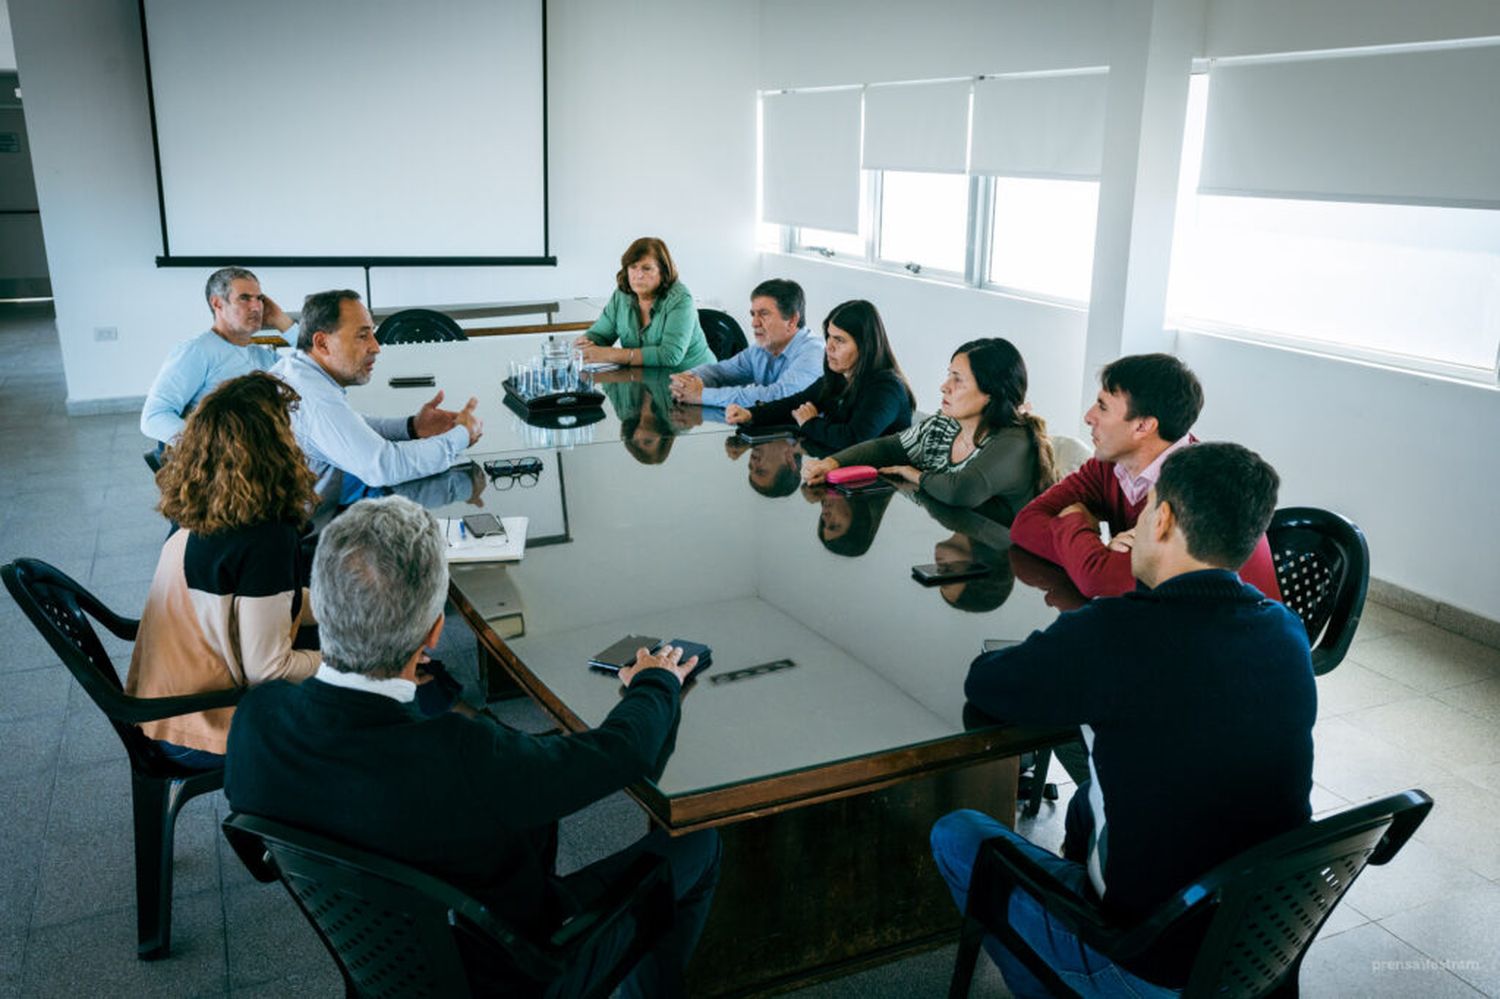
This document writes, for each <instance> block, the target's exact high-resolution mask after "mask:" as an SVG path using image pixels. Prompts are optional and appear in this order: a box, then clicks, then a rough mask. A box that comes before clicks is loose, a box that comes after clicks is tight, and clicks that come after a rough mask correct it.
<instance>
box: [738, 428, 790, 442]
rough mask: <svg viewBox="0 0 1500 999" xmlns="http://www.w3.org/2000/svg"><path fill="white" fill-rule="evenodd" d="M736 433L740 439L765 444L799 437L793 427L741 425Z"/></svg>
mask: <svg viewBox="0 0 1500 999" xmlns="http://www.w3.org/2000/svg"><path fill="white" fill-rule="evenodd" d="M735 433H736V434H737V435H738V436H739V437H740V439H742V440H744V441H746V442H748V443H750V444H764V443H766V442H767V441H790V440H796V439H797V431H795V430H793V429H792V428H791V427H763V428H761V429H758V430H757V429H755V428H752V427H741V428H740V429H738V430H736V431H735Z"/></svg>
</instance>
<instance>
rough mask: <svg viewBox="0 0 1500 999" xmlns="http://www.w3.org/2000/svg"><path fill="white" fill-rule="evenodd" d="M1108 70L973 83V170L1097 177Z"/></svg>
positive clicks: (980, 171) (1066, 176)
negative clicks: (1106, 71) (1105, 71)
mask: <svg viewBox="0 0 1500 999" xmlns="http://www.w3.org/2000/svg"><path fill="white" fill-rule="evenodd" d="M1108 88H1109V75H1108V74H1107V73H1103V72H1099V73H1086V74H1080V75H1072V76H1032V77H999V78H995V79H989V80H980V81H979V82H978V83H976V84H975V85H974V150H973V157H972V159H971V161H970V166H969V169H970V170H972V171H973V172H974V173H992V174H999V175H1001V176H1006V177H1050V178H1054V179H1060V180H1098V179H1099V163H1100V160H1101V158H1102V157H1103V154H1104V103H1105V97H1106V94H1107V92H1108Z"/></svg>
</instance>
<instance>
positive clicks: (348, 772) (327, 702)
mask: <svg viewBox="0 0 1500 999" xmlns="http://www.w3.org/2000/svg"><path fill="white" fill-rule="evenodd" d="M444 547H445V546H444V542H443V538H442V535H441V534H440V533H439V532H438V529H437V524H436V522H435V521H434V520H433V519H432V515H431V514H429V513H427V512H426V511H425V510H423V509H422V508H421V507H419V506H417V505H416V504H414V503H412V502H410V501H409V500H405V499H402V498H399V497H395V496H392V497H389V498H386V499H380V500H364V501H362V502H360V503H356V504H355V505H354V506H352V507H350V508H349V510H348V512H346V513H344V514H343V515H342V516H340V517H339V518H338V519H336V520H335V521H333V523H332V524H330V525H329V526H328V527H327V528H326V529H325V530H324V531H323V532H322V535H321V537H320V540H319V542H318V553H317V557H316V558H315V559H314V561H313V574H312V606H313V611H314V613H315V614H316V615H317V619H318V624H319V639H320V641H321V645H322V651H323V664H322V666H320V667H319V668H318V672H317V673H316V674H315V675H314V676H313V677H312V678H310V679H308V680H306V681H304V682H303V683H302V684H300V685H293V684H290V683H286V682H284V681H273V682H271V683H266V684H263V685H261V686H259V687H256V688H254V689H252V690H251V691H250V692H249V693H248V694H246V695H245V697H244V698H243V699H242V700H241V701H240V703H239V705H238V707H237V708H236V710H235V715H234V721H233V723H232V724H231V726H230V729H229V753H228V765H227V768H226V770H225V774H224V791H225V794H226V795H227V796H228V798H229V803H230V805H231V806H232V807H234V808H235V809H236V810H238V811H243V812H249V813H251V814H254V815H264V816H266V817H268V818H273V819H278V820H280V821H282V822H287V823H290V824H292V825H296V826H300V827H302V828H305V829H311V830H314V831H317V832H320V833H323V834H324V835H327V836H332V837H334V838H336V839H339V840H342V841H343V842H346V843H350V844H352V845H354V846H358V847H361V848H362V849H366V850H370V851H372V852H375V853H380V854H384V855H386V856H389V857H394V858H396V859H398V860H401V861H404V862H405V863H408V864H411V865H413V866H415V867H419V868H421V869H423V870H425V871H427V872H428V873H430V874H433V875H436V876H437V877H440V878H442V879H444V880H445V881H447V882H449V883H450V884H453V885H455V886H457V887H458V888H461V889H463V890H464V891H466V892H468V893H469V894H471V895H473V896H474V897H475V898H477V899H478V900H479V901H480V902H483V903H484V904H485V905H486V906H488V907H490V909H491V910H492V911H494V912H495V913H496V914H498V915H499V916H500V917H502V918H503V919H506V920H508V921H509V922H511V923H512V924H513V925H516V926H518V927H521V928H522V929H524V930H529V931H532V932H536V933H550V932H551V931H552V930H554V929H556V928H557V927H558V926H559V925H561V924H562V923H563V922H564V921H565V920H567V919H568V918H569V917H571V916H572V915H574V914H575V913H577V912H578V911H580V910H581V909H583V908H586V907H587V906H588V905H589V904H590V903H591V902H592V901H593V900H594V899H596V898H598V897H599V896H600V895H601V894H602V893H603V892H605V891H607V890H608V889H609V888H610V887H611V884H612V882H613V881H614V880H616V879H617V878H618V877H619V876H620V875H621V874H623V873H624V871H625V869H626V868H627V867H628V866H629V865H630V863H631V862H632V861H633V860H634V859H635V858H636V857H638V856H639V855H640V854H641V853H643V852H646V853H654V854H657V855H660V856H663V857H665V858H666V859H667V860H668V862H669V863H670V865H671V869H672V881H673V887H674V889H675V892H676V896H677V912H676V919H675V921H674V924H673V926H672V927H671V929H670V930H668V931H667V932H666V933H665V934H664V935H663V937H662V938H661V940H660V942H659V943H658V944H657V946H656V947H655V948H654V949H653V950H652V951H651V952H650V953H648V954H647V955H646V956H645V957H644V958H643V959H642V960H641V961H640V963H639V964H637V965H636V968H635V970H634V971H633V972H632V973H631V975H630V976H629V977H628V978H627V979H626V980H625V981H624V982H623V983H622V984H621V986H620V991H621V993H622V994H623V995H625V996H630V997H635V996H640V997H646V996H649V997H652V999H655V997H658V996H669V997H670V996H681V995H683V994H684V987H683V967H684V965H685V963H686V961H687V958H688V956H689V954H691V953H692V950H693V946H694V944H695V943H696V942H697V939H698V935H699V933H700V932H701V931H702V929H703V923H704V920H705V919H706V918H707V916H708V909H709V903H710V901H711V899H712V897H713V891H714V886H715V884H716V883H717V880H718V869H719V839H718V835H717V834H716V833H714V832H713V831H712V830H708V831H705V832H699V833H692V834H689V835H687V836H681V837H678V838H675V839H673V838H669V837H668V836H667V835H666V834H665V833H664V832H662V831H660V830H658V831H656V832H653V833H650V834H648V835H647V836H645V837H644V838H643V839H641V840H639V841H637V842H636V844H635V845H634V846H632V847H628V848H627V849H625V850H622V851H620V852H619V853H616V854H614V855H613V856H610V857H606V858H604V859H603V860H600V861H598V862H596V863H594V864H592V865H590V866H588V867H585V868H584V869H582V870H580V871H577V872H574V873H572V874H569V875H567V876H565V877H560V876H558V875H557V873H556V870H555V865H554V862H555V860H556V855H557V820H558V819H560V818H562V817H563V816H565V815H568V814H570V813H572V812H575V811H577V810H578V809H580V808H582V807H584V806H585V805H588V804H590V803H591V802H594V801H597V800H598V799H600V798H602V797H604V796H605V795H608V794H612V793H614V792H615V791H618V790H620V789H621V788H624V787H625V786H627V785H629V784H632V783H634V782H636V781H640V780H643V779H650V778H654V777H657V776H659V775H660V774H661V770H662V768H663V767H664V766H665V765H666V761H667V757H668V755H669V754H670V753H671V751H672V745H673V742H674V740H675V738H676V734H677V721H678V717H679V711H680V702H679V698H680V694H681V689H682V684H683V681H684V679H685V678H686V677H687V676H688V674H689V673H690V672H691V671H692V668H693V666H694V665H695V664H696V663H697V659H696V658H692V659H687V660H682V650H681V649H674V648H671V647H668V648H666V649H664V650H662V652H661V654H659V655H655V656H653V655H649V654H647V653H646V651H645V650H644V649H643V650H641V651H640V653H639V654H638V655H637V657H636V662H635V665H633V666H630V667H628V668H626V669H624V670H621V671H620V678H621V680H622V681H623V682H624V684H625V689H624V690H623V691H622V693H621V698H620V703H619V705H618V706H616V707H615V709H614V710H613V711H611V712H610V713H609V715H608V717H606V718H605V719H604V721H603V722H602V723H601V724H600V725H599V727H598V728H595V729H592V730H590V731H587V732H579V733H577V734H575V735H568V736H561V735H548V736H533V735H527V734H525V733H522V732H517V731H514V730H512V729H509V728H506V727H505V726H502V725H499V724H495V723H492V722H490V721H489V720H487V719H476V718H466V717H462V716H460V715H458V714H452V713H450V714H445V715H443V716H441V717H437V718H424V717H422V716H421V715H420V714H419V713H418V712H416V711H415V710H413V706H412V702H413V699H414V697H415V694H416V688H417V682H418V679H419V678H418V674H417V665H418V663H419V662H420V661H421V659H422V658H423V656H422V653H423V651H424V649H427V648H431V647H432V646H433V645H435V644H436V643H437V639H438V635H439V633H440V632H441V631H442V627H443V606H444V601H445V599H446V597H447V593H448V572H447V565H446V556H445V553H444ZM632 930H633V927H632V926H631V925H629V923H628V921H627V922H626V923H624V924H622V925H621V926H619V927H617V928H616V929H615V930H614V931H611V934H610V935H608V937H607V939H605V940H604V942H603V943H602V944H601V945H600V946H599V947H597V948H595V949H594V950H593V951H592V952H590V953H588V954H586V955H584V960H583V962H582V963H581V964H580V965H579V966H577V967H574V968H572V969H570V971H569V973H568V975H567V977H566V980H565V981H564V982H563V983H562V984H561V985H559V987H558V988H557V989H556V990H555V991H554V992H550V993H549V995H575V994H578V993H581V992H583V991H585V990H586V989H587V988H588V987H589V986H590V985H591V983H593V982H594V981H596V980H597V979H598V978H599V977H601V976H602V974H603V973H605V972H607V971H608V970H609V969H610V968H611V967H612V966H613V964H614V961H615V959H616V958H617V957H618V955H619V954H621V953H623V952H624V948H625V946H626V945H628V943H629V942H630V936H631V932H632ZM470 958H472V959H470ZM466 965H467V967H468V971H469V976H470V980H471V984H472V985H473V987H474V991H475V994H476V995H490V994H497V993H498V994H507V995H508V994H511V993H512V990H513V988H514V987H516V985H517V983H516V982H515V981H514V979H515V975H514V972H512V971H511V970H509V969H508V968H506V967H505V966H504V965H503V964H501V963H499V962H494V961H491V960H489V959H488V958H487V956H486V955H466Z"/></svg>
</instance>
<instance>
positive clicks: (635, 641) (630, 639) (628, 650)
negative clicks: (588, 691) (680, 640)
mask: <svg viewBox="0 0 1500 999" xmlns="http://www.w3.org/2000/svg"><path fill="white" fill-rule="evenodd" d="M660 644H661V639H660V638H656V637H655V636H653V635H626V636H625V637H624V638H622V639H620V640H619V641H618V642H615V643H614V644H612V645H611V646H610V647H609V648H607V649H605V650H604V651H603V652H601V653H599V654H598V655H596V656H594V658H592V659H590V660H589V665H590V666H597V667H599V668H600V669H607V670H610V671H611V672H616V673H617V672H619V671H620V670H622V669H624V668H625V667H626V666H629V665H630V664H631V663H633V662H635V652H636V650H637V649H654V648H656V647H657V646H658V645H660Z"/></svg>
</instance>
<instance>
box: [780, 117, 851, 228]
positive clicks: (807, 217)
mask: <svg viewBox="0 0 1500 999" xmlns="http://www.w3.org/2000/svg"><path fill="white" fill-rule="evenodd" d="M859 101H860V92H859V91H858V90H853V89H851V90H830V91H818V92H813V93H789V94H767V95H765V97H763V98H762V102H763V103H762V117H761V127H762V129H763V132H762V150H763V157H764V161H763V167H764V178H765V179H764V184H765V189H764V191H763V192H762V193H763V206H764V207H763V209H762V210H763V212H764V216H765V221H767V222H775V223H779V224H782V225H801V226H811V227H813V228H817V229H832V230H834V231H836V232H858V231H859Z"/></svg>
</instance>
